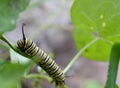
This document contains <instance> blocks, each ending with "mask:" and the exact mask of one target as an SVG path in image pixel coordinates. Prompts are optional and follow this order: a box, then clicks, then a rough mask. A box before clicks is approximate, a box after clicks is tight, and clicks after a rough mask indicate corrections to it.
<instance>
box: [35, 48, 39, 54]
mask: <svg viewBox="0 0 120 88" xmlns="http://www.w3.org/2000/svg"><path fill="white" fill-rule="evenodd" d="M38 52H39V48H38V50H37V52H36V53H35V54H34V56H35V55H36V54H37V53H38Z"/></svg>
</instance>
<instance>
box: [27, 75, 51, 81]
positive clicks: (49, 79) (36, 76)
mask: <svg viewBox="0 0 120 88" xmlns="http://www.w3.org/2000/svg"><path fill="white" fill-rule="evenodd" d="M25 78H44V79H46V80H48V81H49V82H51V81H52V79H51V78H50V77H48V76H45V75H42V74H30V75H25Z"/></svg>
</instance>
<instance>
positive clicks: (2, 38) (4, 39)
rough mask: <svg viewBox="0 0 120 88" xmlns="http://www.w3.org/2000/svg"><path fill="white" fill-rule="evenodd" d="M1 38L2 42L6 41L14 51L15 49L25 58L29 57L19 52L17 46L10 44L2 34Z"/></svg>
mask: <svg viewBox="0 0 120 88" xmlns="http://www.w3.org/2000/svg"><path fill="white" fill-rule="evenodd" d="M0 39H1V40H3V41H4V42H6V43H7V44H8V45H9V47H10V48H12V49H13V50H14V51H16V52H17V53H19V54H20V55H23V56H25V57H27V58H31V57H30V56H28V55H26V54H25V53H23V52H21V51H20V50H19V49H18V47H17V46H15V45H14V44H12V43H11V42H10V41H9V40H8V39H7V38H6V37H5V36H4V35H2V36H1V37H0Z"/></svg>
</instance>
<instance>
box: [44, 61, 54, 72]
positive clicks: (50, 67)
mask: <svg viewBox="0 0 120 88" xmlns="http://www.w3.org/2000/svg"><path fill="white" fill-rule="evenodd" d="M54 64H55V61H52V63H51V64H50V66H49V67H48V68H45V70H46V71H47V70H50V69H52V67H53V66H54ZM54 70H55V69H54ZM50 71H51V70H50Z"/></svg>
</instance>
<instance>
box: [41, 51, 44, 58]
mask: <svg viewBox="0 0 120 88" xmlns="http://www.w3.org/2000/svg"><path fill="white" fill-rule="evenodd" d="M43 55H44V51H43V50H42V52H41V54H40V58H42V57H43Z"/></svg>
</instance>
